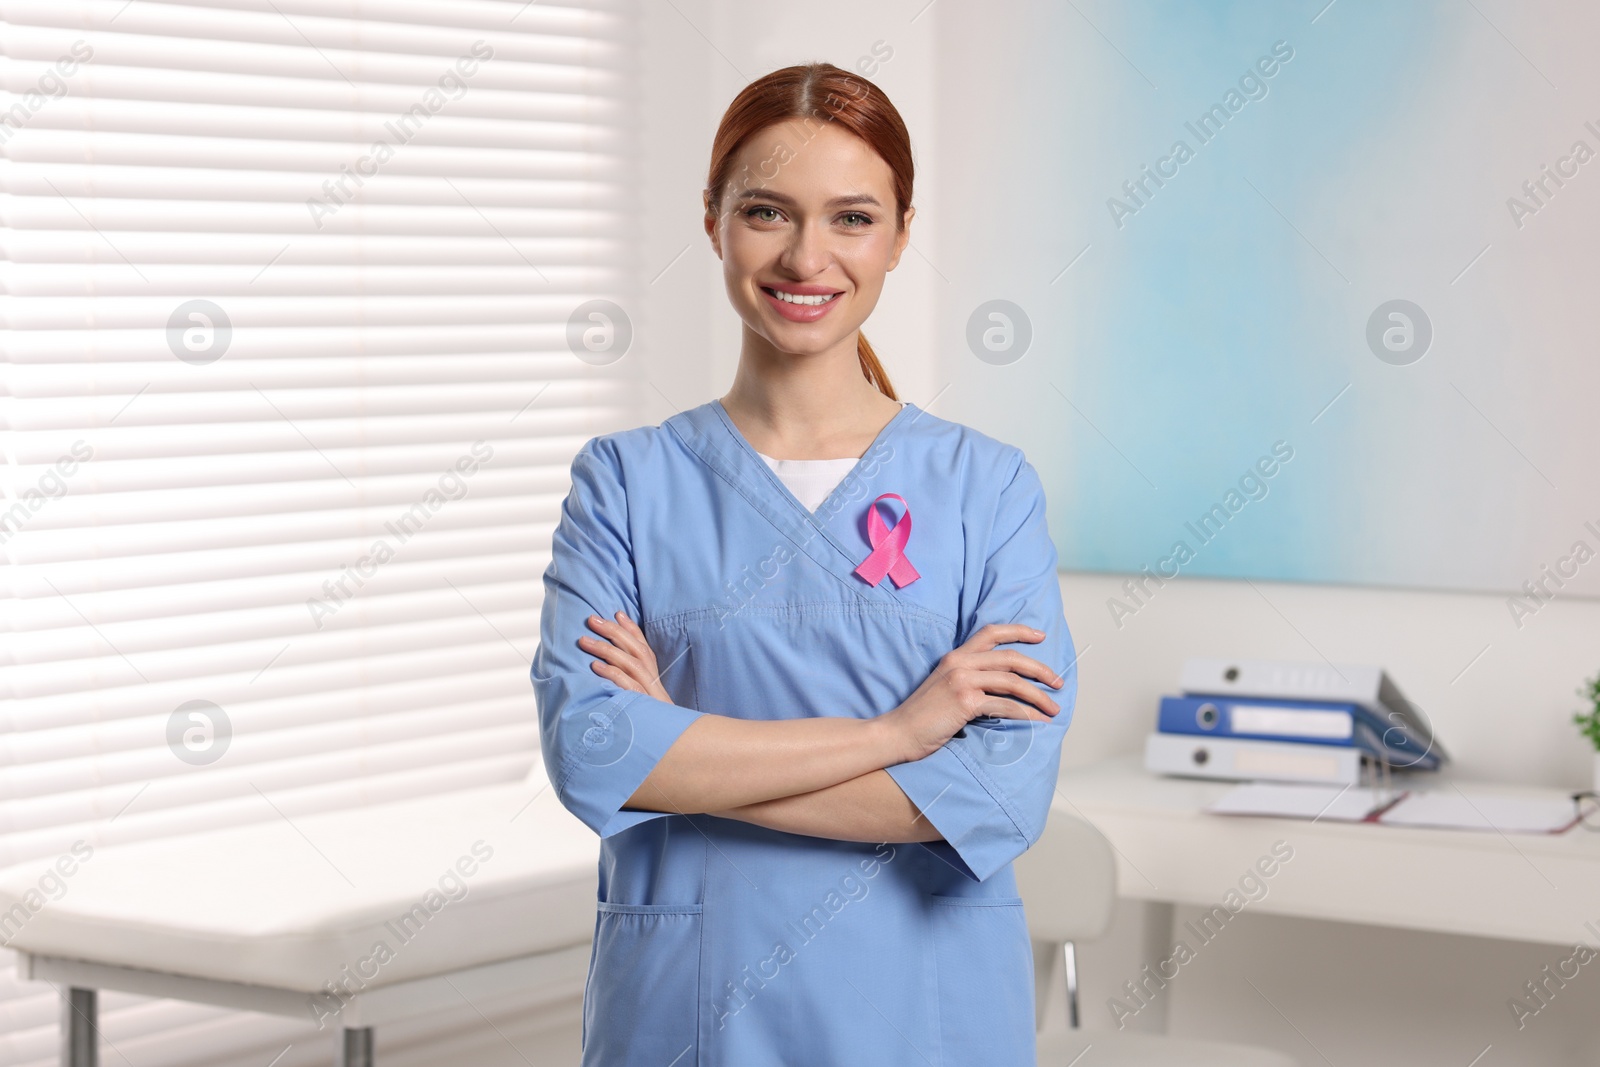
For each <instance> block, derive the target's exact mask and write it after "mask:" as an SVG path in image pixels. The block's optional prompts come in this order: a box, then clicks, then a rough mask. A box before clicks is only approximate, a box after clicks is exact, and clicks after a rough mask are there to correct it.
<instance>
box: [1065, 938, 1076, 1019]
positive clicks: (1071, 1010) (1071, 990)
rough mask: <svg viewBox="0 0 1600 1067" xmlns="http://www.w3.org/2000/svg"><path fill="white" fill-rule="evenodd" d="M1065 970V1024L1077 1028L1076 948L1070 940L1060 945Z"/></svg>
mask: <svg viewBox="0 0 1600 1067" xmlns="http://www.w3.org/2000/svg"><path fill="white" fill-rule="evenodd" d="M1061 959H1062V961H1063V962H1064V963H1065V964H1066V971H1067V1025H1068V1026H1070V1027H1071V1028H1072V1029H1074V1030H1076V1029H1077V1028H1078V949H1077V946H1075V945H1074V944H1073V943H1072V942H1071V941H1068V942H1067V943H1066V944H1064V945H1062V946H1061Z"/></svg>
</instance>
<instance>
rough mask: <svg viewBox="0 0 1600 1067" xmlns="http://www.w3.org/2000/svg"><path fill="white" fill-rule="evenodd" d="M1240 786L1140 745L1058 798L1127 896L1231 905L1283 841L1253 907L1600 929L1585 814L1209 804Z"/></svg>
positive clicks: (1556, 934)
mask: <svg viewBox="0 0 1600 1067" xmlns="http://www.w3.org/2000/svg"><path fill="white" fill-rule="evenodd" d="M1450 780H1451V779H1450V778H1449V777H1441V776H1440V775H1425V776H1424V775H1418V776H1414V777H1412V778H1411V779H1409V780H1408V781H1407V782H1405V783H1403V784H1406V785H1409V786H1410V787H1411V788H1416V787H1418V786H1420V787H1423V788H1428V789H1437V788H1446V789H1448V788H1450V786H1449V784H1448V783H1449V782H1450ZM1459 784H1460V785H1462V786H1466V785H1467V784H1468V783H1466V782H1464V781H1463V782H1459ZM1233 785H1234V783H1232V782H1208V781H1200V780H1194V779H1183V778H1164V777H1159V776H1156V775H1151V774H1147V773H1146V772H1145V771H1144V770H1143V768H1142V766H1141V760H1140V758H1139V757H1138V756H1127V757H1121V758H1118V759H1114V760H1108V761H1106V762H1104V763H1100V764H1095V765H1092V766H1089V767H1082V768H1076V769H1073V768H1068V769H1066V770H1064V771H1063V772H1062V774H1061V783H1060V793H1059V795H1058V796H1057V798H1056V800H1055V804H1056V806H1057V807H1059V808H1060V809H1061V810H1063V811H1068V812H1072V813H1074V814H1077V815H1079V816H1080V817H1082V818H1084V819H1087V820H1088V821H1089V822H1091V823H1093V824H1094V825H1095V826H1096V827H1097V828H1099V830H1100V832H1101V833H1103V834H1105V835H1106V837H1107V838H1108V839H1109V840H1110V842H1111V844H1112V847H1113V848H1114V849H1115V850H1116V852H1117V855H1118V858H1117V867H1118V871H1117V875H1118V893H1119V895H1121V896H1123V897H1125V898H1131V899H1134V900H1144V901H1151V902H1157V903H1168V904H1170V903H1181V904H1200V905H1205V906H1207V907H1210V906H1215V905H1220V904H1221V903H1222V900H1223V896H1224V895H1225V894H1226V893H1227V891H1228V890H1229V889H1231V888H1236V887H1237V885H1238V882H1239V879H1240V877H1241V876H1243V875H1244V874H1245V873H1247V872H1248V871H1250V870H1251V869H1252V868H1253V867H1254V865H1255V863H1256V861H1257V860H1258V859H1259V858H1260V857H1262V856H1264V855H1267V854H1268V853H1269V850H1270V849H1271V847H1272V844H1273V842H1275V841H1280V840H1282V841H1287V842H1288V843H1289V844H1290V845H1291V846H1292V847H1293V848H1294V857H1293V859H1291V860H1290V861H1289V862H1288V863H1287V864H1285V865H1283V867H1282V868H1281V869H1279V870H1278V871H1277V873H1276V874H1275V875H1274V876H1273V877H1272V878H1271V879H1270V880H1268V882H1267V884H1268V887H1269V889H1268V893H1267V895H1266V896H1265V898H1263V899H1261V900H1260V901H1259V902H1254V903H1251V904H1249V905H1248V906H1247V907H1246V908H1245V909H1244V910H1245V911H1248V912H1251V913H1259V914H1273V915H1294V916H1300V917H1304V918H1314V919H1335V920H1340V921H1343V922H1356V923H1371V924H1375V925H1379V926H1395V927H1402V928H1406V929H1413V930H1432V931H1438V932H1441V933H1451V934H1473V935H1477V936H1480V937H1498V938H1507V939H1511V940H1517V941H1535V942H1545V943H1550V944H1559V945H1567V946H1570V945H1573V944H1575V943H1576V942H1577V941H1579V940H1580V939H1582V940H1583V941H1585V942H1586V943H1589V944H1593V943H1594V942H1596V941H1597V940H1600V833H1594V832H1592V831H1589V830H1586V829H1584V828H1583V827H1582V826H1577V827H1574V828H1573V829H1571V830H1569V831H1567V832H1566V833H1564V834H1556V835H1548V834H1507V835H1504V836H1502V835H1500V834H1498V833H1480V832H1473V831H1463V830H1421V829H1410V828H1401V827H1393V826H1383V825H1381V824H1370V823H1355V824H1351V823H1333V822H1328V821H1326V820H1323V821H1319V822H1315V823H1313V822H1310V821H1309V820H1303V819H1272V818H1251V817H1240V816H1232V815H1226V816H1224V815H1207V814H1205V813H1204V812H1203V810H1202V809H1203V808H1204V807H1205V806H1206V805H1208V804H1210V803H1211V802H1212V801H1213V800H1215V799H1216V798H1217V797H1220V796H1221V795H1222V794H1223V793H1225V792H1227V791H1228V790H1229V789H1231V788H1233ZM1472 788H1473V789H1474V790H1481V791H1484V792H1490V791H1493V792H1501V793H1506V794H1511V795H1545V796H1549V795H1552V794H1558V795H1563V796H1564V795H1567V794H1565V793H1564V792H1562V791H1561V790H1554V789H1542V790H1541V789H1532V788H1513V787H1509V786H1496V785H1485V784H1482V783H1473V784H1472ZM1157 921H1158V922H1159V921H1160V918H1159V913H1158V920H1157ZM1167 921H1168V922H1169V923H1170V910H1169V911H1167ZM1585 923H1593V924H1594V926H1595V932H1591V931H1589V930H1587V929H1586V928H1585V926H1584V924H1585ZM1168 945H1170V939H1168ZM1163 947H1166V946H1163Z"/></svg>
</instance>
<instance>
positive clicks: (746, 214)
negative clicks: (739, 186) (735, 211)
mask: <svg viewBox="0 0 1600 1067" xmlns="http://www.w3.org/2000/svg"><path fill="white" fill-rule="evenodd" d="M758 211H770V212H772V213H773V214H774V215H776V214H777V213H778V209H777V208H775V207H753V208H751V209H750V210H749V211H746V212H745V213H744V214H745V217H746V218H749V217H751V216H752V215H754V214H755V213H756V212H758ZM761 221H762V222H773V221H775V220H773V219H762V220H761Z"/></svg>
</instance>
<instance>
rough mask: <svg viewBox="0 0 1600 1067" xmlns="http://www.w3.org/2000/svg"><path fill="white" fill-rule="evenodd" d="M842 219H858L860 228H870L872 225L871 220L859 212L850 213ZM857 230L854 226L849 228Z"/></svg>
mask: <svg viewBox="0 0 1600 1067" xmlns="http://www.w3.org/2000/svg"><path fill="white" fill-rule="evenodd" d="M844 217H845V218H847V219H860V220H861V223H860V225H861V226H871V225H872V219H870V218H868V217H867V216H866V215H863V214H862V213H861V212H859V211H851V212H849V213H848V214H846V215H845V216H844ZM857 228H858V227H855V226H852V227H851V229H857Z"/></svg>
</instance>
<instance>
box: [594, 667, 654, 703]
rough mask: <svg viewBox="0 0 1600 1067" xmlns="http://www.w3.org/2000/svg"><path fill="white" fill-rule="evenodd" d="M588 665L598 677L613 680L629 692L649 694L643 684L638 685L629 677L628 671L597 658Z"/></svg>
mask: <svg viewBox="0 0 1600 1067" xmlns="http://www.w3.org/2000/svg"><path fill="white" fill-rule="evenodd" d="M589 667H590V669H592V670H593V671H594V673H596V674H598V675H599V676H600V677H602V678H604V679H606V680H608V681H612V682H615V683H617V684H618V685H620V686H621V687H622V688H624V689H626V690H629V691H630V692H634V693H641V694H644V695H646V696H648V695H649V694H647V693H645V689H644V686H642V685H640V684H639V683H638V682H637V681H635V680H634V679H633V678H631V677H629V675H628V672H626V671H622V670H618V669H617V668H616V667H613V666H611V665H610V664H609V663H601V662H600V661H599V660H595V661H594V662H593V663H591V664H590V665H589Z"/></svg>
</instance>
